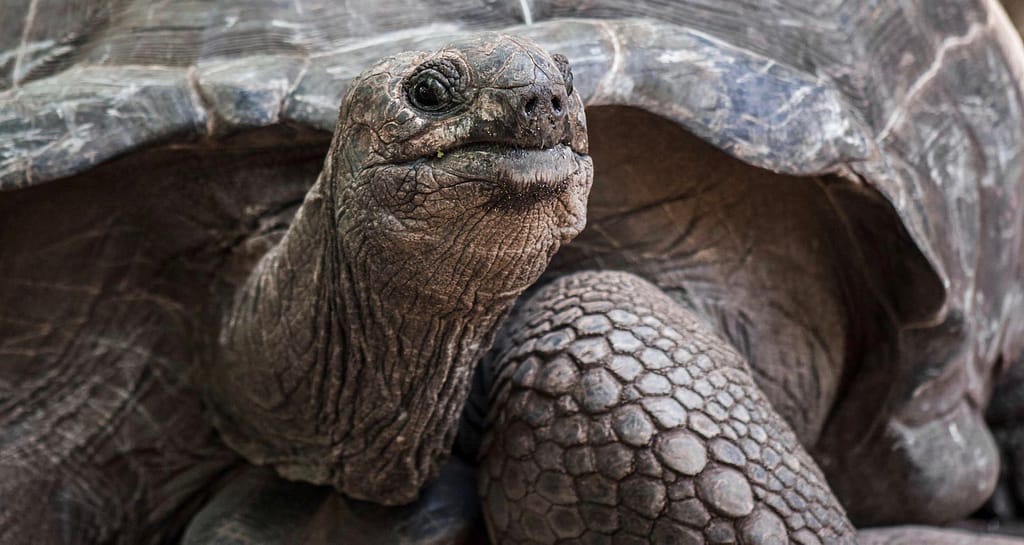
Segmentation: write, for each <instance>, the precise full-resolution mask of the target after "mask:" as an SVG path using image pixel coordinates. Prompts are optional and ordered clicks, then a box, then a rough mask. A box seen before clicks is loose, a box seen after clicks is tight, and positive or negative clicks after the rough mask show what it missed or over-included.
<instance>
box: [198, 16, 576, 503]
mask: <svg viewBox="0 0 1024 545" xmlns="http://www.w3.org/2000/svg"><path fill="white" fill-rule="evenodd" d="M424 82H426V83H424ZM417 85H421V88H420V89H418V90H417V89H416V86H417ZM414 93H418V94H416V95H415V96H413V95H414ZM439 95H440V96H441V99H440V102H441V103H442V106H443V108H440V111H438V109H437V108H434V109H432V110H427V111H424V109H423V108H420V107H419V106H424V105H425V106H426V107H428V108H430V107H435V106H436V104H435V102H436V101H435V99H437V98H438V96H439ZM424 103H425V104H424ZM586 152H587V149H586V128H585V121H584V119H583V111H582V103H581V101H580V98H579V96H578V94H576V93H573V91H572V87H571V75H570V74H569V72H568V66H567V64H566V63H565V61H564V58H561V59H560V58H558V57H557V56H556V57H554V58H553V57H552V56H549V55H548V54H547V53H545V52H543V51H542V50H540V49H539V48H538V47H537V46H535V45H533V44H531V43H529V42H525V41H523V40H521V39H518V38H512V37H507V36H497V35H485V36H482V37H478V38H473V39H470V40H466V41H464V42H460V43H458V44H453V45H451V46H449V47H447V48H445V49H444V50H442V51H440V52H438V53H435V54H422V53H409V54H403V55H399V56H398V57H394V58H390V59H386V60H384V61H382V62H381V63H380V64H379V65H377V66H376V67H374V68H371V69H369V70H367V71H366V72H365V73H364V74H363V75H362V76H360V77H359V78H357V79H356V81H354V82H353V84H352V87H351V88H350V91H349V93H348V95H347V96H346V99H345V100H344V102H343V105H342V109H341V114H340V117H339V125H338V128H337V130H336V132H335V135H334V141H333V144H332V146H331V150H330V152H329V154H328V157H327V159H326V161H325V167H324V170H323V172H322V174H321V176H320V178H319V179H318V180H317V182H316V184H315V185H314V186H313V187H312V188H311V189H310V191H309V193H308V194H307V196H306V199H305V202H304V203H303V204H302V206H301V208H300V209H299V211H298V213H297V215H296V217H295V219H294V220H293V223H292V225H291V227H290V228H289V230H288V232H287V233H286V234H285V236H284V237H283V239H282V240H281V242H280V243H279V244H278V245H277V246H276V247H275V248H273V249H272V250H271V251H270V252H269V253H268V254H267V255H266V256H264V257H263V259H262V260H261V261H260V262H259V264H258V265H257V267H256V268H255V270H254V271H253V272H252V274H251V276H250V277H249V279H248V280H247V282H246V283H245V285H244V286H243V287H242V288H241V289H240V290H239V291H238V293H237V295H236V297H235V300H234V302H233V306H232V307H231V308H230V310H228V312H227V313H226V316H225V319H224V321H223V329H222V331H221V333H220V338H219V354H218V358H217V361H215V362H214V363H213V364H212V365H211V366H210V369H209V373H208V376H207V377H204V379H205V383H206V386H207V399H208V401H209V404H210V405H211V407H212V409H213V410H212V413H213V416H214V421H215V423H216V424H217V426H218V428H219V429H220V430H221V432H222V435H223V437H224V439H225V440H226V441H227V443H228V444H229V445H230V446H232V447H233V448H234V449H236V450H237V451H239V452H240V453H241V454H243V455H244V456H245V457H246V458H248V459H249V460H250V461H252V462H254V463H257V464H270V465H273V466H274V467H275V468H276V469H277V470H278V472H279V473H281V474H282V475H284V476H285V477H287V478H291V479H299V480H305V481H309V482H313V483H318V484H331V485H333V486H335V487H336V488H337V489H338V490H340V491H342V492H344V493H346V494H348V495H350V496H353V497H356V498H359V499H366V500H371V501H376V502H379V503H387V504H396V503H404V502H408V501H411V500H413V499H415V497H416V495H417V493H418V490H419V488H420V487H421V486H422V484H423V483H424V482H425V481H426V480H428V479H429V478H431V477H432V476H433V475H435V474H436V472H437V470H438V466H439V463H440V462H441V461H442V460H443V459H444V457H445V455H446V454H447V452H448V450H449V449H450V446H451V443H452V441H453V440H454V434H455V430H456V425H457V421H458V415H459V412H460V410H461V407H462V405H463V403H464V402H465V398H466V396H467V394H468V389H469V379H470V376H471V374H472V370H473V367H474V365H475V364H476V362H477V361H478V360H479V358H480V357H481V355H482V352H483V351H484V350H486V349H487V348H488V346H489V345H490V342H491V338H492V335H493V332H494V329H495V327H496V325H497V322H498V320H499V319H500V318H501V317H502V316H503V315H504V313H505V312H506V310H507V309H508V308H509V306H510V305H511V304H512V302H513V301H514V300H515V298H516V297H517V296H518V295H519V294H520V293H522V291H523V290H524V289H526V288H527V287H528V286H529V285H530V284H532V283H533V282H534V281H535V280H536V279H537V278H538V277H539V276H540V274H541V273H542V272H543V270H544V269H545V267H546V266H547V264H548V261H549V259H550V258H551V256H552V255H553V254H554V253H555V251H556V250H557V249H558V247H559V246H560V245H561V244H563V243H565V242H567V241H568V240H571V239H572V237H574V236H575V235H576V234H577V233H578V232H579V231H580V230H581V229H582V227H583V224H584V221H585V202H586V196H587V192H588V191H589V187H590V182H591V178H592V166H591V162H590V159H589V157H588V156H587V155H586Z"/></svg>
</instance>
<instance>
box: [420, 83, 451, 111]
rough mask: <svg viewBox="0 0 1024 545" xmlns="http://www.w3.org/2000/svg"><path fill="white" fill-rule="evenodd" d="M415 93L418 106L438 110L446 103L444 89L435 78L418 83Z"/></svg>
mask: <svg viewBox="0 0 1024 545" xmlns="http://www.w3.org/2000/svg"><path fill="white" fill-rule="evenodd" d="M413 92H414V93H415V98H416V103H417V105H418V106H421V107H424V108H437V107H438V106H441V105H442V103H443V102H444V95H445V92H444V87H443V86H442V85H441V82H439V81H437V80H436V79H433V78H429V79H426V80H424V81H421V82H419V83H417V84H416V88H415V89H414V90H413Z"/></svg>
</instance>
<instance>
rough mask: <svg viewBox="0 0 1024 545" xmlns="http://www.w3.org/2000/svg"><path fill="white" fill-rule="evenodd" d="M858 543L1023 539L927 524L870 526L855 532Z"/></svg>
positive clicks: (956, 544) (1020, 542) (1016, 542)
mask: <svg viewBox="0 0 1024 545" xmlns="http://www.w3.org/2000/svg"><path fill="white" fill-rule="evenodd" d="M857 542H858V543H860V545H1024V539H1022V538H1014V537H1008V536H998V535H993V534H984V533H974V532H968V531H965V530H954V529H949V528H931V527H927V526H897V527H893V528H871V529H867V530H861V531H859V532H857Z"/></svg>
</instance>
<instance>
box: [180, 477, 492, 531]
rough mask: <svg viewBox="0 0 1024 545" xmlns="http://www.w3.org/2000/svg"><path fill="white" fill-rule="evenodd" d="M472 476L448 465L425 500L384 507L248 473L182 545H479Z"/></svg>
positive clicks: (211, 506) (209, 507)
mask: <svg viewBox="0 0 1024 545" xmlns="http://www.w3.org/2000/svg"><path fill="white" fill-rule="evenodd" d="M474 482H475V479H474V478H473V469H472V468H470V467H469V466H467V465H466V464H464V463H462V462H459V461H458V460H451V461H449V462H448V463H447V464H446V465H444V466H443V467H442V469H441V475H440V476H439V477H438V478H437V480H435V481H434V482H432V483H431V484H429V485H428V486H427V487H426V488H425V489H424V490H423V492H422V493H421V495H420V498H419V499H418V500H417V501H415V502H413V503H412V504H409V505H404V506H401V507H387V506H381V505H375V504H370V503H366V502H361V501H356V500H351V499H348V498H345V497H344V496H342V495H341V494H338V493H337V492H335V491H334V490H332V489H331V488H329V487H325V486H315V485H311V484H308V483H300V482H292V481H287V480H285V479H282V478H281V477H279V476H278V475H276V474H275V473H274V472H273V470H271V469H268V468H261V467H253V466H249V467H246V468H245V469H244V470H242V471H241V472H239V473H238V474H237V475H235V476H234V477H233V478H232V479H231V481H230V482H229V483H228V484H227V485H226V486H225V487H224V488H222V489H221V490H220V491H219V492H218V493H217V494H216V495H215V496H214V497H213V498H212V499H211V500H210V501H209V502H208V503H207V504H206V506H205V507H203V509H202V510H201V511H200V512H199V513H198V514H197V515H196V516H195V518H193V519H192V522H191V524H190V525H189V527H188V530H187V531H186V533H185V537H184V539H183V540H182V542H181V543H182V545H257V544H258V545H293V544H296V543H302V544H304V545H337V544H341V543H345V544H347V543H359V544H365V545H399V544H401V545H428V544H430V545H436V544H439V543H444V544H445V545H480V544H482V543H485V541H486V538H485V536H484V532H483V521H482V519H481V515H480V505H479V502H478V501H477V499H476V497H475V495H474V493H473V487H474Z"/></svg>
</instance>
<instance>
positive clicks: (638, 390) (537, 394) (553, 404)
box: [480, 272, 855, 545]
mask: <svg viewBox="0 0 1024 545" xmlns="http://www.w3.org/2000/svg"><path fill="white" fill-rule="evenodd" d="M502 331H503V333H502V335H500V336H499V339H498V340H497V343H496V346H495V352H494V354H496V357H495V361H493V362H489V365H494V366H495V368H494V372H495V373H496V376H497V379H496V381H495V384H494V386H493V389H492V390H491V391H492V394H491V407H492V413H491V418H490V424H491V426H492V429H491V430H490V431H489V437H487V438H485V440H484V444H483V447H482V450H483V460H484V461H483V466H482V469H481V473H480V478H481V483H480V487H481V488H480V489H481V492H482V495H483V498H484V504H485V513H486V516H487V518H488V522H489V526H490V530H491V532H492V535H493V537H494V541H495V542H496V543H499V544H501V545H515V544H520V543H531V544H533V543H550V544H555V543H585V544H615V545H634V544H635V545H640V544H644V543H657V544H661V543H666V544H667V543H693V544H698V543H736V542H739V543H743V544H746V545H766V544H769V543H773V544H774V543H799V544H805V545H806V544H831V545H835V544H852V543H855V539H854V531H853V527H852V526H851V525H850V523H849V521H848V520H847V518H846V515H845V513H844V511H843V509H842V507H840V505H839V503H838V501H837V500H836V499H835V497H834V496H833V495H832V493H831V492H830V491H829V488H828V486H827V484H826V482H825V479H824V477H823V476H822V474H821V471H820V470H819V469H818V467H817V466H816V465H815V463H814V461H813V460H812V459H811V458H810V456H808V455H807V453H806V452H805V451H804V450H803V448H802V447H801V446H800V444H799V443H798V442H797V440H796V436H795V435H794V434H793V432H792V430H791V429H790V427H789V426H788V425H787V424H786V423H785V422H784V421H783V420H782V418H781V417H779V416H778V415H777V414H776V413H775V411H774V410H772V408H771V406H770V404H769V403H768V401H767V400H766V398H765V397H764V395H763V394H762V393H761V391H760V390H759V389H758V387H757V386H756V385H755V384H754V381H753V379H752V378H751V376H750V371H749V369H748V367H747V365H746V363H745V362H744V361H743V359H742V358H741V357H740V356H739V354H737V353H736V352H735V350H733V349H732V348H731V347H730V346H729V345H728V344H727V343H726V342H725V341H723V340H721V339H719V338H718V337H716V336H715V335H714V334H712V333H711V332H710V330H709V329H708V328H707V327H706V326H705V325H704V324H702V323H701V322H700V321H699V319H698V318H696V317H695V316H694V315H693V314H692V313H691V312H689V311H687V310H686V309H684V308H683V307H682V306H680V305H679V304H677V303H676V302H674V301H673V300H672V299H670V298H669V297H668V296H667V295H665V294H664V293H662V292H661V291H660V290H659V289H658V288H657V287H655V286H654V285H652V284H650V283H648V282H646V281H644V280H642V279H640V278H639V277H637V276H634V275H631V274H628V273H618V272H583V273H576V274H573V275H570V276H567V277H563V278H561V279H559V280H557V281H555V282H553V283H552V284H550V285H548V286H546V287H545V288H543V289H542V290H540V291H539V292H538V293H537V294H536V295H534V296H532V297H530V298H529V299H528V301H527V302H525V303H524V304H522V305H521V307H519V309H518V310H517V312H516V313H515V314H514V315H513V317H512V318H510V323H509V324H508V325H507V326H506V327H503V329H502Z"/></svg>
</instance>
